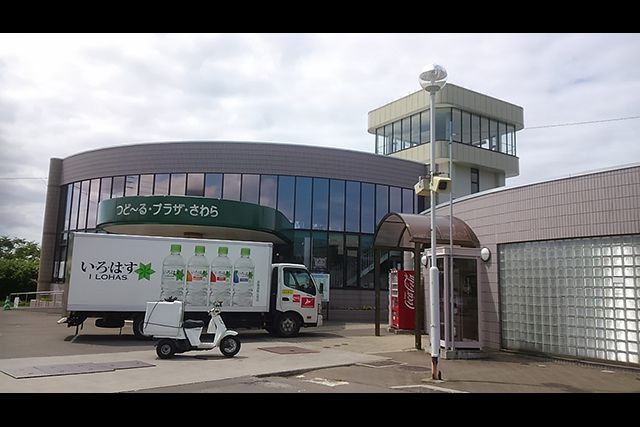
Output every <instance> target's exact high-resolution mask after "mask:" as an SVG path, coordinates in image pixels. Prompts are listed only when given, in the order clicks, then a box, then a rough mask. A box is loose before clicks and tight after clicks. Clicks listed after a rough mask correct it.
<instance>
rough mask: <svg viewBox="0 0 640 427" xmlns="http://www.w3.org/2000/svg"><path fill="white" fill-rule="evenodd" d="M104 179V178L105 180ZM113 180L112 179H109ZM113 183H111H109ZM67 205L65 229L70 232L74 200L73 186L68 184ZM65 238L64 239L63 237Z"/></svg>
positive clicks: (64, 234)
mask: <svg viewBox="0 0 640 427" xmlns="http://www.w3.org/2000/svg"><path fill="white" fill-rule="evenodd" d="M103 179H104V178H103ZM109 179H111V178H109ZM109 182H111V181H109ZM66 200H67V202H66V203H67V205H66V207H65V210H64V212H65V217H64V229H65V230H68V229H69V218H70V217H71V201H72V200H73V184H68V185H67V197H66ZM62 235H63V236H66V235H67V234H66V233H63V234H62ZM63 238H64V237H63Z"/></svg>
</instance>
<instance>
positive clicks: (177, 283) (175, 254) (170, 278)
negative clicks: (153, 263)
mask: <svg viewBox="0 0 640 427" xmlns="http://www.w3.org/2000/svg"><path fill="white" fill-rule="evenodd" d="M181 251H182V246H181V245H171V253H170V254H169V255H167V257H166V258H165V259H164V260H163V261H162V278H161V279H160V299H161V300H163V299H165V298H170V297H175V298H177V299H179V300H183V299H184V270H185V263H184V258H182V255H180V252H181Z"/></svg>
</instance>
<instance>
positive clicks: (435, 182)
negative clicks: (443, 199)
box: [429, 176, 451, 193]
mask: <svg viewBox="0 0 640 427" xmlns="http://www.w3.org/2000/svg"><path fill="white" fill-rule="evenodd" d="M429 189H430V190H431V191H435V192H436V193H449V192H450V191H451V178H447V177H445V176H434V177H433V179H432V180H431V185H430V186H429Z"/></svg>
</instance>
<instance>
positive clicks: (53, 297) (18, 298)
mask: <svg viewBox="0 0 640 427" xmlns="http://www.w3.org/2000/svg"><path fill="white" fill-rule="evenodd" d="M63 294H64V291H40V292H13V293H10V294H9V300H10V301H11V307H12V308H17V309H22V308H61V307H62V296H63Z"/></svg>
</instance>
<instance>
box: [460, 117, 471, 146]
mask: <svg viewBox="0 0 640 427" xmlns="http://www.w3.org/2000/svg"><path fill="white" fill-rule="evenodd" d="M462 143H463V144H471V114H469V113H467V112H466V111H463V112H462Z"/></svg>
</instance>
